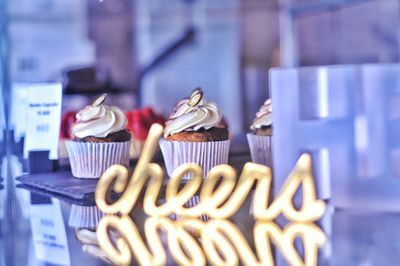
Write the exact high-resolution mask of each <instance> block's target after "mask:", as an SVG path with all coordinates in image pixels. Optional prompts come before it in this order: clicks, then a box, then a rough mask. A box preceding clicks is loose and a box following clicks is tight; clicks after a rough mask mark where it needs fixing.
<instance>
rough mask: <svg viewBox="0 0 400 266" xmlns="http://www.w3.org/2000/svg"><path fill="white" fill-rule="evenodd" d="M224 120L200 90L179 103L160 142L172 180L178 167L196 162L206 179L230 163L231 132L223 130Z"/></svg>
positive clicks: (196, 90) (167, 123)
mask: <svg viewBox="0 0 400 266" xmlns="http://www.w3.org/2000/svg"><path fill="white" fill-rule="evenodd" d="M221 119H222V115H221V112H220V110H219V108H218V107H217V105H216V104H215V103H212V102H209V101H207V100H205V99H204V95H203V91H202V90H201V89H195V90H194V91H193V92H192V93H191V95H190V96H189V97H188V98H185V99H182V100H180V101H179V102H178V103H177V105H176V107H175V109H174V111H173V112H172V114H171V115H170V116H169V118H168V120H167V122H166V126H165V129H164V138H163V139H161V140H160V147H161V151H162V154H163V157H164V161H165V165H166V168H167V172H168V175H169V176H171V175H172V172H173V171H174V170H175V169H176V168H177V167H178V166H180V165H182V164H185V163H190V162H195V163H198V164H199V165H200V166H201V167H202V168H203V177H204V176H206V175H207V173H208V171H209V170H210V169H211V168H212V167H213V166H215V165H219V164H225V163H227V162H228V153H229V145H230V140H229V132H228V129H226V128H224V127H220V126H221V124H220V123H221ZM184 178H186V179H188V178H189V176H185V177H184Z"/></svg>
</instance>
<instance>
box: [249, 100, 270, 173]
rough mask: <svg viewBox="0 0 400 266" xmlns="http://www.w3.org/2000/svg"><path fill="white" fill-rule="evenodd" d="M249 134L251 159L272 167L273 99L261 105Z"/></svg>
mask: <svg viewBox="0 0 400 266" xmlns="http://www.w3.org/2000/svg"><path fill="white" fill-rule="evenodd" d="M250 130H251V133H248V134H247V140H248V142H249V146H250V155H251V160H252V161H253V162H255V163H259V164H264V165H266V166H268V167H272V101H271V99H268V100H266V101H265V102H264V104H263V105H262V106H261V108H260V110H259V111H258V112H257V114H256V118H255V119H254V121H253V124H252V125H251V127H250Z"/></svg>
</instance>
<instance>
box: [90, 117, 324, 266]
mask: <svg viewBox="0 0 400 266" xmlns="http://www.w3.org/2000/svg"><path fill="white" fill-rule="evenodd" d="M162 132H163V128H162V127H161V126H159V125H153V126H152V128H151V129H150V133H149V137H148V139H147V140H146V143H145V145H144V149H143V151H144V152H143V153H142V155H141V157H140V159H139V161H138V163H137V165H136V168H135V171H134V172H133V175H132V177H131V178H130V179H129V178H128V170H127V169H126V168H125V167H123V166H119V165H114V166H112V167H110V168H109V169H108V170H107V171H106V172H105V173H104V174H103V176H102V177H101V179H100V181H99V183H98V185H97V190H96V203H97V205H98V207H99V208H100V210H101V211H103V212H105V213H107V214H120V215H122V217H119V216H105V217H104V218H103V219H102V220H101V222H100V224H99V227H98V230H97V234H98V237H99V240H100V245H101V246H102V248H103V249H104V251H105V252H106V253H107V254H108V255H109V258H110V260H111V261H113V262H114V263H116V264H129V263H130V261H131V252H133V253H134V255H135V257H136V259H137V260H138V262H139V263H141V264H148V265H156V264H165V262H166V260H165V252H164V249H163V246H162V244H161V242H160V239H159V238H158V230H157V228H163V229H165V230H166V231H167V233H168V246H169V248H170V250H171V253H172V255H173V256H174V259H175V260H176V261H177V262H178V263H180V264H185V265H187V264H199V265H202V264H205V261H204V253H205V254H206V255H207V258H208V259H209V260H210V262H211V263H212V264H217V265H222V264H227V265H232V263H233V264H237V256H236V253H235V252H234V250H235V249H236V250H237V251H238V252H239V256H240V258H241V260H242V261H243V262H244V263H245V264H249V265H256V264H261V265H273V260H272V255H271V252H269V253H268V252H266V251H267V250H269V247H270V245H269V240H268V238H272V240H273V241H274V242H275V244H276V245H277V246H278V247H279V248H280V249H281V247H282V245H283V243H286V244H289V243H291V244H290V245H289V246H288V247H286V244H285V248H282V249H281V250H282V251H283V250H284V252H283V254H285V257H286V258H287V259H289V258H290V259H291V260H292V261H293V262H294V263H295V265H298V264H299V263H300V262H301V259H300V258H299V256H298V254H297V253H296V252H295V250H292V249H291V248H293V244H292V243H293V240H294V238H295V237H297V236H300V237H302V238H303V241H304V247H305V252H310V250H311V253H308V254H312V256H314V254H315V256H314V258H315V257H316V252H317V250H318V249H317V248H318V245H320V244H321V243H322V242H323V241H322V240H323V239H324V235H323V233H322V232H321V230H320V229H319V228H318V227H316V226H315V225H313V224H297V225H296V224H294V225H291V226H289V227H287V228H286V229H285V230H284V232H281V231H280V229H279V227H278V226H276V225H274V224H273V223H271V222H270V221H272V220H273V219H275V218H276V217H278V216H279V215H280V214H283V215H284V216H286V218H288V219H289V220H290V221H292V222H312V221H315V220H317V219H319V218H320V217H321V216H322V215H323V213H324V212H325V203H324V202H323V201H320V200H317V199H316V193H315V187H314V180H313V176H312V169H311V166H312V164H311V158H310V156H309V155H308V154H303V155H302V156H301V157H300V159H299V160H298V162H297V164H296V166H295V168H294V170H293V171H292V172H291V173H290V175H289V177H288V179H287V180H286V182H285V184H284V185H283V186H282V189H281V190H280V192H279V194H278V195H277V196H276V197H275V199H274V200H273V202H272V203H269V202H268V199H269V194H270V191H271V181H272V176H271V170H270V169H269V168H268V167H266V166H263V165H259V164H254V163H247V164H246V165H245V166H244V168H243V171H242V174H241V175H240V177H239V180H237V176H236V172H235V170H234V169H233V168H232V167H231V166H229V165H219V166H216V167H214V168H213V169H211V170H210V172H209V174H208V175H207V177H206V178H205V179H204V180H203V179H202V169H201V168H200V166H199V165H197V164H193V163H192V164H185V165H182V166H181V167H179V168H178V169H176V170H175V172H174V173H173V175H172V176H171V178H170V180H169V182H168V184H167V188H166V202H165V203H164V204H162V205H157V199H158V196H159V192H160V189H161V186H162V181H163V177H164V173H163V171H162V169H161V167H160V166H159V165H157V164H155V163H151V159H152V157H153V155H154V152H155V150H156V148H157V145H158V140H159V139H160V137H161V135H162ZM187 173H190V174H191V175H192V178H191V179H190V181H188V182H187V183H186V184H184V185H183V187H182V188H181V189H179V186H180V185H181V182H182V178H183V176H185V175H186V174H187ZM219 179H221V181H220V182H219V183H218V181H219ZM147 180H148V181H149V183H148V186H147V189H146V192H145V196H144V201H143V207H144V211H145V213H146V214H147V215H150V216H154V217H166V216H168V215H170V214H177V215H180V216H182V217H184V218H195V217H200V216H202V215H208V216H209V217H210V218H213V219H226V218H229V217H231V216H232V215H233V214H234V213H236V212H237V210H238V209H239V208H240V206H241V205H242V204H243V202H244V201H245V199H246V198H247V196H248V195H249V192H250V190H251V188H252V187H253V184H254V182H256V188H255V191H254V198H253V215H254V218H255V219H256V220H257V221H258V222H257V223H256V225H255V227H254V235H255V239H254V240H255V246H256V249H257V253H258V255H259V258H258V259H257V258H256V257H255V256H254V254H253V253H252V252H251V250H250V248H249V249H246V248H243V247H248V244H247V242H246V241H245V239H244V238H243V236H242V234H241V233H240V231H239V230H238V229H237V228H236V227H235V226H233V225H232V224H231V223H230V222H228V221H221V220H211V221H210V222H208V223H204V222H202V221H200V220H193V219H189V220H186V219H182V220H181V221H178V222H172V221H169V220H168V219H167V218H154V219H149V220H148V222H146V224H145V232H146V237H147V241H148V243H149V245H150V249H151V252H150V251H149V250H148V249H147V247H146V245H144V244H143V241H142V240H141V239H140V236H139V234H138V231H137V229H136V227H135V225H134V224H133V222H132V220H131V218H130V217H129V216H128V214H129V213H130V212H131V211H132V209H133V207H134V205H135V203H136V201H137V199H138V197H139V195H140V192H141V190H142V188H143V187H144V184H145V182H146V181H147ZM217 183H218V185H217ZM112 185H113V189H114V191H115V192H117V193H123V194H122V196H121V197H120V198H119V199H118V200H117V201H115V202H112V203H110V202H108V201H107V192H108V190H109V189H110V188H111V186H112ZM301 185H302V188H303V204H302V206H301V208H300V209H299V210H297V209H296V208H295V207H294V206H293V197H294V195H295V193H296V191H297V190H298V188H299V187H300V186H301ZM200 186H201V189H200V203H199V204H198V205H196V206H194V207H191V208H186V207H185V203H186V202H187V201H188V200H189V199H190V198H191V197H193V196H194V195H195V193H196V192H197V191H198V189H199V188H200ZM109 227H110V228H114V229H117V230H118V232H119V233H120V234H121V235H122V238H118V239H117V241H116V247H115V246H114V245H112V241H111V240H110V238H109V235H108V233H107V229H108V228H109ZM188 228H192V229H193V230H194V231H197V233H198V234H199V235H200V236H201V240H202V241H201V246H202V247H203V250H204V253H203V251H202V250H201V249H200V247H199V244H198V243H197V241H195V240H194V237H193V236H191V235H190V234H189V233H188V232H187V229H188ZM293 228H294V229H293ZM185 229H186V230H185ZM289 229H291V230H289ZM189 231H190V230H189ZM305 235H307V238H304V236H305ZM227 238H228V239H230V240H231V242H230V241H228V240H227ZM230 243H232V244H233V246H234V247H235V248H233V246H232V245H231V244H230ZM182 246H183V247H184V248H182ZM216 247H217V249H216ZM290 247H291V248H290ZM307 250H308V251H307ZM292 251H293V252H295V253H296V255H297V257H296V256H294V255H293V254H294V253H293V252H292ZM285 252H286V253H285ZM264 253H265V254H264ZM162 254H164V256H163V255H162ZM235 261H236V262H235ZM312 262H313V260H312V259H310V258H309V257H307V254H306V256H305V263H307V265H310V264H308V263H311V265H312V264H314V263H312ZM301 264H302V263H300V265H301Z"/></svg>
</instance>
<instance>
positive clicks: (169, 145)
mask: <svg viewBox="0 0 400 266" xmlns="http://www.w3.org/2000/svg"><path fill="white" fill-rule="evenodd" d="M229 145H230V141H229V140H225V141H210V142H184V141H167V140H164V139H162V140H160V148H161V152H162V154H163V157H164V162H165V167H166V168H167V173H168V175H169V176H171V175H172V173H173V172H174V170H175V169H176V168H178V167H179V166H180V165H182V164H186V163H197V164H199V165H200V167H201V168H202V169H203V178H205V177H206V176H207V174H208V172H209V171H210V170H211V168H213V167H214V166H217V165H220V164H226V163H228V156H229ZM183 179H184V180H189V179H190V175H189V174H188V175H185V176H184V177H183ZM199 202H200V197H199V196H194V197H192V198H191V199H190V200H189V201H188V202H187V203H186V204H185V205H186V207H193V206H195V205H197V204H198V203H199ZM173 218H175V219H180V218H179V216H177V215H173ZM201 219H202V220H203V221H208V220H209V218H208V217H207V216H206V215H203V216H202V217H201Z"/></svg>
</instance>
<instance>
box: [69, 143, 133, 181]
mask: <svg viewBox="0 0 400 266" xmlns="http://www.w3.org/2000/svg"><path fill="white" fill-rule="evenodd" d="M66 145H67V150H68V155H69V161H70V164H71V170H72V175H73V176H74V177H77V178H99V177H100V176H101V175H102V174H103V173H104V172H105V171H106V170H107V168H109V167H110V166H112V165H114V164H121V165H124V166H129V148H130V141H126V142H101V143H94V142H77V141H66Z"/></svg>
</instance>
